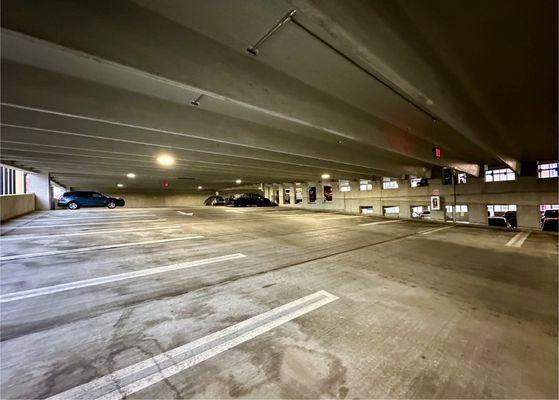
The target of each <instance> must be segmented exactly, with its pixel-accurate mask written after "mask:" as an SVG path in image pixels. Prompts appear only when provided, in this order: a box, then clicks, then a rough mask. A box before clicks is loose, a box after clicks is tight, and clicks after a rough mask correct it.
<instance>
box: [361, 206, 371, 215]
mask: <svg viewBox="0 0 559 400" xmlns="http://www.w3.org/2000/svg"><path fill="white" fill-rule="evenodd" d="M372 213H373V206H359V214H372Z"/></svg>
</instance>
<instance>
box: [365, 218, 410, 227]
mask: <svg viewBox="0 0 559 400" xmlns="http://www.w3.org/2000/svg"><path fill="white" fill-rule="evenodd" d="M395 222H403V220H401V219H395V220H393V221H376V222H367V223H365V224H359V226H369V225H380V224H393V223H395Z"/></svg>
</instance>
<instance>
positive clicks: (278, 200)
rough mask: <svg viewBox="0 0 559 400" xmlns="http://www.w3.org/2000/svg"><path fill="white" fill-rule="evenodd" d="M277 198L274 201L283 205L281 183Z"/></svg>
mask: <svg viewBox="0 0 559 400" xmlns="http://www.w3.org/2000/svg"><path fill="white" fill-rule="evenodd" d="M277 190H278V198H277V199H276V202H277V203H278V204H279V205H280V206H283V185H280V186H279V187H278V188H277Z"/></svg>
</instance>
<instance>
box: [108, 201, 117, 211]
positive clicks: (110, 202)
mask: <svg viewBox="0 0 559 400" xmlns="http://www.w3.org/2000/svg"><path fill="white" fill-rule="evenodd" d="M107 207H108V208H110V209H113V208H115V207H116V203H115V202H114V201H109V202H108V203H107Z"/></svg>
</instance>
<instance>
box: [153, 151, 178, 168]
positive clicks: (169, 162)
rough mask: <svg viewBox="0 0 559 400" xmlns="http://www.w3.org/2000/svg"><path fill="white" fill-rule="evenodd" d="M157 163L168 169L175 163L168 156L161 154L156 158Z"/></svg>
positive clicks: (171, 157)
mask: <svg viewBox="0 0 559 400" xmlns="http://www.w3.org/2000/svg"><path fill="white" fill-rule="evenodd" d="M157 162H158V163H159V164H161V165H163V166H164V167H170V166H171V165H173V164H174V163H175V159H174V158H173V156H170V155H169V154H161V155H159V156H158V157H157Z"/></svg>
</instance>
